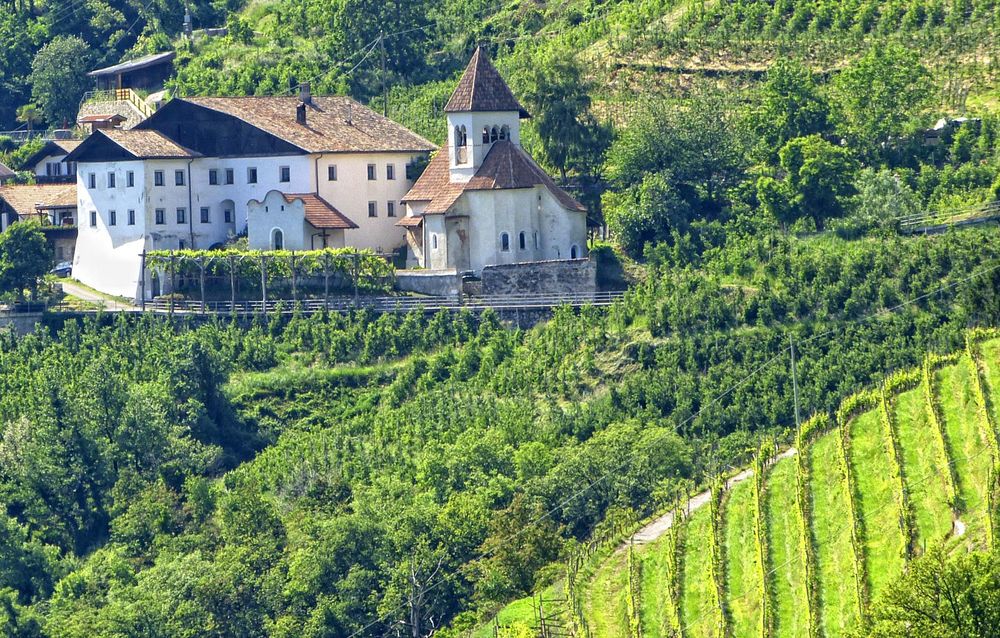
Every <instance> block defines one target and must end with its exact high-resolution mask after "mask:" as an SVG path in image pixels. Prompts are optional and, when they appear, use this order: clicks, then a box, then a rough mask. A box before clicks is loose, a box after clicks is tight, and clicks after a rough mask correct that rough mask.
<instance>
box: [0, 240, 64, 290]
mask: <svg viewBox="0 0 1000 638" xmlns="http://www.w3.org/2000/svg"><path fill="white" fill-rule="evenodd" d="M51 264H52V247H51V246H49V243H48V241H47V240H46V239H45V235H44V234H43V233H42V230H41V228H40V226H39V225H38V223H36V222H19V223H17V224H13V225H11V227H10V228H9V229H7V232H5V233H3V234H0V293H2V294H11V295H13V296H14V297H15V298H16V299H19V300H20V299H23V297H24V290H25V289H26V288H27V289H30V290H32V291H34V290H35V289H36V288H37V286H38V280H39V279H41V278H42V276H44V275H45V273H47V272H48V271H49V268H50V267H51Z"/></svg>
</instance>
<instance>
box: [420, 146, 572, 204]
mask: <svg viewBox="0 0 1000 638" xmlns="http://www.w3.org/2000/svg"><path fill="white" fill-rule="evenodd" d="M535 186H544V187H545V188H546V189H547V190H548V191H549V192H550V193H552V196H553V197H555V198H556V200H557V201H558V202H559V204H560V205H561V206H562V207H563V208H566V209H567V210H573V211H580V212H585V211H586V210H587V209H586V208H584V206H583V204H581V203H580V202H578V201H577V200H576V199H575V198H574V197H573V196H572V195H570V194H569V193H567V192H566V191H564V190H563V189H561V188H559V187H558V186H557V185H556V183H555V182H554V181H552V178H551V177H549V176H548V174H547V173H546V172H545V171H544V170H542V167H541V166H539V165H538V164H536V163H535V160H533V159H531V156H530V155H528V154H527V153H525V152H524V150H523V149H522V148H521V147H519V146H517V145H516V144H514V143H513V142H511V141H510V140H503V141H500V142H494V143H493V147H492V148H490V150H489V152H488V153H487V154H486V157H485V158H484V159H483V163H482V165H481V166H480V167H479V170H477V171H476V174H475V175H474V176H473V177H472V179H470V180H469V181H468V182H452V181H451V171H450V170H449V163H448V154H447V153H438V154H437V155H436V156H435V157H434V159H432V160H431V162H430V164H428V165H427V168H426V169H424V173H423V175H421V176H420V179H418V180H417V183H416V184H414V185H413V188H411V189H410V192H408V193H407V194H406V196H405V197H404V198H403V201H404V202H407V201H409V202H421V201H425V202H429V204H428V205H427V207H426V208H425V209H424V212H425V213H426V214H431V215H433V214H442V213H446V212H448V209H450V208H451V207H452V205H454V203H455V202H456V201H458V198H459V197H460V196H461V195H462V193H464V192H466V191H481V190H506V189H517V188H533V187H535Z"/></svg>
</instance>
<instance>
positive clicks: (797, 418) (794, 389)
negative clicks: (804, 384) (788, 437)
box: [788, 335, 802, 430]
mask: <svg viewBox="0 0 1000 638" xmlns="http://www.w3.org/2000/svg"><path fill="white" fill-rule="evenodd" d="M788 345H790V346H791V352H792V396H793V397H794V399H795V429H796V430H798V429H799V427H801V425H802V417H801V414H800V412H799V379H798V371H797V370H796V369H795V341H794V340H793V339H792V335H788Z"/></svg>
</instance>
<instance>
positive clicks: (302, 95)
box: [299, 82, 312, 104]
mask: <svg viewBox="0 0 1000 638" xmlns="http://www.w3.org/2000/svg"><path fill="white" fill-rule="evenodd" d="M299 102H302V103H303V104H312V93H310V91H309V83H308V82H301V83H300V84H299Z"/></svg>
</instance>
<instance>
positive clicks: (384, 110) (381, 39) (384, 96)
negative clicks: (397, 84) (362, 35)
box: [378, 31, 389, 117]
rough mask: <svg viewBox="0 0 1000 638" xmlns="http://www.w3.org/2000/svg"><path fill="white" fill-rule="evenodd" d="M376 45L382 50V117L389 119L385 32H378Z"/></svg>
mask: <svg viewBox="0 0 1000 638" xmlns="http://www.w3.org/2000/svg"><path fill="white" fill-rule="evenodd" d="M378 44H379V48H381V49H382V115H383V117H389V91H388V88H387V85H386V83H385V31H379V34H378Z"/></svg>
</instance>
